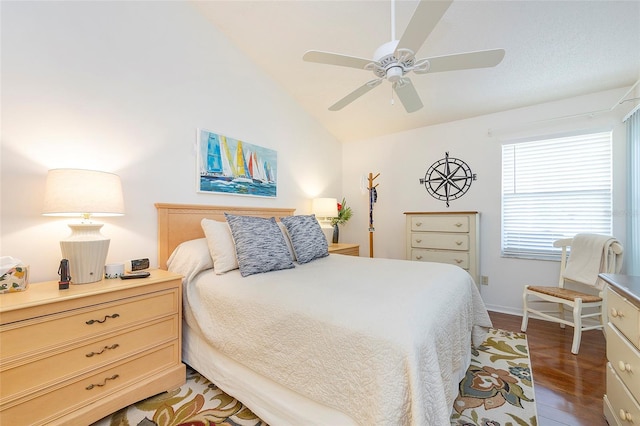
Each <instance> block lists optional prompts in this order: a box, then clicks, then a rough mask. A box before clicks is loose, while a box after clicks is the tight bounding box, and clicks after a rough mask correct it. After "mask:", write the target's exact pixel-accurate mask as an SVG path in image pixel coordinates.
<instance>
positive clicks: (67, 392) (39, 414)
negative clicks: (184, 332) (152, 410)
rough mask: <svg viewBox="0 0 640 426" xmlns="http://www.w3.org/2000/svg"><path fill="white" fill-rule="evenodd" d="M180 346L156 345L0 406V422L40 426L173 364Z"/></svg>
mask: <svg viewBox="0 0 640 426" xmlns="http://www.w3.org/2000/svg"><path fill="white" fill-rule="evenodd" d="M179 352H180V345H179V342H176V343H175V344H172V345H167V346H164V347H160V348H156V349H153V350H150V351H148V352H146V353H143V354H141V355H139V356H137V357H131V358H129V359H128V360H127V361H126V362H122V363H121V364H119V365H116V366H112V367H110V368H104V369H102V370H99V371H98V372H92V373H90V374H87V375H85V376H84V377H80V378H79V379H78V380H75V381H72V382H66V383H61V384H60V385H59V386H52V387H50V388H48V389H45V390H43V391H42V392H40V393H39V394H36V395H33V396H29V397H28V398H23V399H22V400H20V401H19V402H20V404H19V405H18V404H17V403H12V404H6V405H2V406H1V407H0V410H1V411H0V424H3V425H5V424H6V425H25V424H29V425H39V424H44V423H48V422H51V421H54V420H55V419H56V418H59V417H61V416H62V415H65V414H67V413H70V412H73V411H74V410H75V409H77V408H78V407H82V406H85V405H87V404H89V403H91V402H95V401H98V400H100V399H101V398H104V397H106V396H108V395H111V394H113V393H115V392H118V391H120V390H122V389H124V388H126V387H127V386H132V385H135V384H136V383H137V382H139V381H140V380H142V379H144V378H145V377H147V376H150V375H152V374H154V373H157V372H160V371H163V370H164V369H168V368H170V367H173V366H175V365H176V362H178V360H179V357H180V353H179ZM51 413H56V414H55V415H54V416H55V417H52V414H51Z"/></svg>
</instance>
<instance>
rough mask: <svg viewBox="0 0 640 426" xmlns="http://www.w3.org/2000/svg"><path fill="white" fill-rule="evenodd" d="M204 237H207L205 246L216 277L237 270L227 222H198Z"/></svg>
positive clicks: (234, 249)
mask: <svg viewBox="0 0 640 426" xmlns="http://www.w3.org/2000/svg"><path fill="white" fill-rule="evenodd" d="M200 225H201V226H202V230H203V231H204V235H205V236H206V237H207V245H208V246H209V252H210V253H211V259H213V270H214V271H215V272H216V274H218V275H222V274H224V273H225V272H229V271H232V270H234V269H238V259H237V258H236V246H235V244H234V243H233V236H232V235H231V229H229V224H227V222H219V221H217V220H211V219H202V221H201V222H200Z"/></svg>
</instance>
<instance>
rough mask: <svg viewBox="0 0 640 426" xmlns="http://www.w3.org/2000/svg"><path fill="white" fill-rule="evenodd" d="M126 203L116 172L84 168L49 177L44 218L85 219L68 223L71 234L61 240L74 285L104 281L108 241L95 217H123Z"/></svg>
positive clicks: (50, 174)
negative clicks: (94, 219)
mask: <svg viewBox="0 0 640 426" xmlns="http://www.w3.org/2000/svg"><path fill="white" fill-rule="evenodd" d="M123 214H124V200H123V196H122V183H121V182H120V177H119V176H118V175H115V174H113V173H107V172H100V171H95V170H82V169H54V170H49V173H48V174H47V183H46V188H45V197H44V209H43V215H45V216H71V217H82V218H83V220H82V222H81V223H76V224H69V228H71V235H69V236H68V237H67V238H66V239H64V240H62V241H60V249H61V251H62V257H63V258H64V259H68V260H69V269H70V274H71V283H72V284H86V283H92V282H96V281H100V280H102V277H103V276H104V265H105V262H106V259H107V253H108V251H109V242H110V240H109V238H107V237H105V236H104V235H102V234H101V233H100V228H102V224H101V223H93V222H91V220H90V218H91V217H92V216H122V215H123Z"/></svg>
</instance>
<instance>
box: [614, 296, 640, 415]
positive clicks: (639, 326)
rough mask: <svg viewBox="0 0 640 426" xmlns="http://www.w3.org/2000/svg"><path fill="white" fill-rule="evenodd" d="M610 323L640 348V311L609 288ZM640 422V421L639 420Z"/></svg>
mask: <svg viewBox="0 0 640 426" xmlns="http://www.w3.org/2000/svg"><path fill="white" fill-rule="evenodd" d="M607 311H608V315H609V321H610V322H611V323H613V325H615V326H616V328H617V329H618V330H620V332H622V334H623V335H625V336H626V337H627V339H629V341H631V343H632V344H633V345H635V347H637V348H640V311H639V310H638V308H636V307H635V306H634V305H633V304H631V303H630V302H629V301H628V300H627V299H625V298H624V297H622V296H620V295H619V294H618V293H616V292H615V291H613V290H611V288H610V287H607ZM639 421H640V420H639Z"/></svg>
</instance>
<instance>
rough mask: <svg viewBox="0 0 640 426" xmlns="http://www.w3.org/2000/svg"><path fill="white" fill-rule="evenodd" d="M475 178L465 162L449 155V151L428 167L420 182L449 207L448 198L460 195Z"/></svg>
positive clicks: (452, 198) (455, 197)
mask: <svg viewBox="0 0 640 426" xmlns="http://www.w3.org/2000/svg"><path fill="white" fill-rule="evenodd" d="M476 178H477V177H476V174H475V173H471V168H469V166H468V165H467V163H465V162H464V161H462V160H460V159H458V158H453V157H449V153H448V152H445V155H444V158H443V159H441V160H438V161H436V162H435V163H433V164H432V165H431V167H429V169H428V170H427V172H426V173H425V175H424V178H423V179H420V184H421V185H424V187H425V188H426V190H427V192H428V193H429V194H431V196H432V197H433V198H435V199H437V200H442V201H446V203H447V207H449V200H455V199H458V198H460V197H462V196H463V195H464V194H465V193H466V192H467V191H468V190H469V188H470V187H471V182H472V181H474V180H476Z"/></svg>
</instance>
